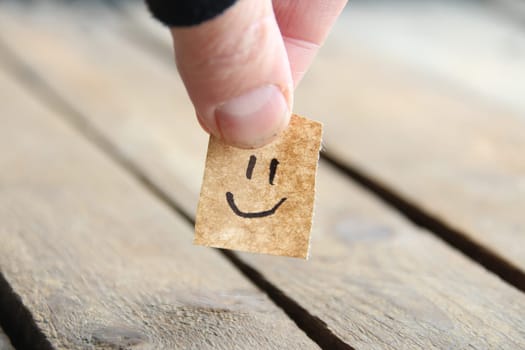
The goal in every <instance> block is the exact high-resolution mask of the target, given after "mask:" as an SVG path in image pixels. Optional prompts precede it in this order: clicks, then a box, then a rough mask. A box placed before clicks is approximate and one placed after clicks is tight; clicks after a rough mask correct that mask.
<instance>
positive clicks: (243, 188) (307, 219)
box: [194, 115, 322, 259]
mask: <svg viewBox="0 0 525 350" xmlns="http://www.w3.org/2000/svg"><path fill="white" fill-rule="evenodd" d="M321 134H322V125H321V123H318V122H315V121H311V120H308V119H306V118H303V117H300V116H297V115H293V116H292V118H291V121H290V125H289V127H288V128H287V129H286V130H285V131H284V132H283V133H282V135H281V136H280V137H279V138H278V139H277V140H276V141H274V142H272V143H271V144H269V145H266V146H264V147H262V148H260V149H256V150H246V149H239V148H235V147H231V146H227V145H225V144H224V143H223V142H222V141H220V140H219V139H217V138H215V137H213V136H212V137H210V141H209V145H208V155H207V158H206V169H205V170H204V180H203V184H202V189H201V195H200V200H199V205H198V208H197V218H196V223H195V238H194V244H199V245H205V246H210V247H217V248H227V249H236V250H242V251H248V252H255V253H266V254H275V255H284V256H291V257H300V258H305V259H306V258H308V250H309V241H310V231H311V228H312V215H313V206H314V195H315V176H316V170H317V163H318V160H319V150H320V147H321Z"/></svg>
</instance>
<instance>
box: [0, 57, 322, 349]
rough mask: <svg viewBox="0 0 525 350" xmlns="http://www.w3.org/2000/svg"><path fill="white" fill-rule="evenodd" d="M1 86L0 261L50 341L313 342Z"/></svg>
mask: <svg viewBox="0 0 525 350" xmlns="http://www.w3.org/2000/svg"><path fill="white" fill-rule="evenodd" d="M0 62H1V61H0ZM2 68H5V67H2ZM0 87H1V90H2V94H1V95H0V105H1V106H2V116H1V120H2V128H0V145H1V147H2V149H3V150H4V151H2V152H0V168H1V169H2V171H1V172H0V184H1V185H0V222H1V223H2V224H1V225H0V241H1V242H2V244H1V245H0V267H1V270H2V274H3V275H4V277H5V279H6V280H7V281H8V283H9V284H10V286H11V287H12V288H13V290H14V291H15V293H17V294H18V295H19V296H20V298H21V300H22V302H23V304H24V305H25V307H26V308H27V309H28V310H29V311H30V312H31V315H32V317H33V319H34V321H35V322H36V325H37V326H38V327H39V329H40V330H41V331H42V333H44V335H45V336H46V338H47V339H48V340H49V342H50V343H51V344H52V345H53V347H56V348H67V349H77V348H93V347H97V348H141V349H146V348H147V349H173V348H185V349H190V348H191V349H247V348H266V349H275V348H294V349H303V348H317V346H316V344H314V343H313V342H312V341H311V340H310V339H308V338H307V336H306V335H305V334H304V333H303V332H302V331H301V330H300V329H299V328H297V326H296V325H295V324H294V323H293V322H292V321H291V320H290V319H288V317H287V316H286V315H285V314H284V313H283V312H282V311H281V310H280V309H278V308H277V307H276V306H275V305H273V304H272V302H271V301H269V300H268V298H267V297H266V295H265V294H264V293H262V292H261V291H259V290H257V289H256V288H255V287H254V286H253V285H251V284H250V283H249V282H248V281H247V280H245V279H244V277H243V276H241V275H240V273H239V272H238V271H236V270H235V269H234V268H233V267H232V266H231V265H230V263H228V262H226V261H225V259H223V258H222V257H221V256H220V255H219V254H218V253H217V252H216V251H214V250H210V249H204V248H201V247H196V246H193V245H192V242H191V239H192V237H191V228H190V227H189V226H188V225H187V223H186V222H184V220H183V219H181V218H180V217H178V216H177V215H175V214H174V213H173V212H171V211H170V210H169V209H168V208H167V207H166V206H164V205H163V204H161V203H160V202H159V200H158V199H157V198H155V197H153V196H152V195H151V194H150V193H149V192H148V191H146V190H144V189H143V188H142V187H141V186H140V185H139V184H138V183H137V182H136V181H135V180H134V179H133V178H132V177H130V176H129V175H128V174H126V173H125V172H123V171H122V169H121V168H119V167H118V166H116V165H115V164H114V163H113V162H111V161H110V160H109V159H108V158H107V156H106V155H104V154H102V153H101V152H99V150H97V149H95V148H94V147H93V146H92V145H91V144H89V143H88V142H87V141H86V140H85V139H84V138H83V137H82V136H80V135H79V134H78V133H77V132H76V131H74V130H73V129H71V127H70V126H69V125H67V124H66V123H64V121H63V120H62V119H61V118H59V117H57V116H56V115H53V114H52V113H50V112H49V110H48V109H47V108H45V107H44V106H42V105H41V104H39V103H37V102H36V101H35V100H34V98H33V97H31V96H29V95H27V91H25V90H24V89H23V88H22V87H21V86H20V85H18V84H17V83H15V82H13V81H12V80H10V78H8V76H7V75H6V74H5V72H3V71H0ZM13 317H15V315H13Z"/></svg>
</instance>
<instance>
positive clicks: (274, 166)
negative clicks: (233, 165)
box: [226, 155, 286, 219]
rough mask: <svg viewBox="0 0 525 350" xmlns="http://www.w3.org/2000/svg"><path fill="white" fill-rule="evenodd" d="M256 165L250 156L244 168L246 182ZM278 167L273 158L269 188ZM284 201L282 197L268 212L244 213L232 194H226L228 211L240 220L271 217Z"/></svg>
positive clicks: (254, 158)
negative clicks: (240, 218)
mask: <svg viewBox="0 0 525 350" xmlns="http://www.w3.org/2000/svg"><path fill="white" fill-rule="evenodd" d="M256 163H257V157H255V156H254V155H251V156H250V160H249V161H248V167H247V168H246V178H247V179H248V180H251V179H252V175H253V169H254V168H255V164H256ZM278 165H279V161H278V160H277V159H275V158H273V159H272V161H271V162H270V171H269V181H268V182H269V184H270V185H271V186H273V184H274V180H275V175H276V173H277V166H278ZM285 201H286V197H283V198H281V199H280V200H279V201H278V202H277V203H276V204H275V205H274V206H273V207H272V208H270V209H268V210H263V211H257V212H245V211H242V210H240V209H239V207H238V206H237V204H235V199H234V197H233V193H232V192H226V202H227V203H228V205H229V206H230V209H231V210H232V211H233V212H234V213H235V215H237V216H240V217H242V218H247V219H253V218H263V217H266V216H270V215H273V214H275V212H276V211H277V209H279V207H280V206H281V205H282V204H283V203H284V202H285Z"/></svg>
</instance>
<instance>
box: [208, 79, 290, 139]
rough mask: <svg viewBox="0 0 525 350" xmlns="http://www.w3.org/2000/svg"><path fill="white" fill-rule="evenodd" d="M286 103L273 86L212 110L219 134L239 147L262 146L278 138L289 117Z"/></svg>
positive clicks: (257, 90) (247, 94)
mask: <svg viewBox="0 0 525 350" xmlns="http://www.w3.org/2000/svg"><path fill="white" fill-rule="evenodd" d="M289 114H290V112H289V110H288V104H287V102H286V99H285V98H284V96H283V94H282V92H281V90H280V89H279V88H278V87H277V86H275V85H265V86H262V87H259V88H256V89H254V90H251V91H248V92H247V93H245V94H243V95H241V96H238V97H235V98H232V99H231V100H229V101H227V102H226V103H224V104H222V105H220V106H219V107H218V108H217V109H216V110H215V119H216V122H217V126H218V128H219V131H220V133H221V137H222V138H223V139H224V140H225V141H226V142H228V143H229V144H231V145H233V146H237V147H241V148H257V147H261V146H263V145H265V144H267V143H269V142H271V141H272V140H273V139H275V138H276V137H277V135H278V134H279V132H280V131H282V130H283V129H284V128H286V126H287V125H288V121H289V119H290V115H289Z"/></svg>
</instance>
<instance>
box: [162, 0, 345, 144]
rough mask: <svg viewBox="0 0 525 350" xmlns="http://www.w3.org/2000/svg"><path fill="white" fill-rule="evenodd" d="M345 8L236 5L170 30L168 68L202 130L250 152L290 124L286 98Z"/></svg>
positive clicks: (302, 0) (314, 0)
mask: <svg viewBox="0 0 525 350" xmlns="http://www.w3.org/2000/svg"><path fill="white" fill-rule="evenodd" d="M346 2H347V1H346V0H273V1H271V0H239V1H237V2H236V3H235V4H234V5H233V6H231V7H230V8H228V9H227V10H226V11H225V12H223V13H222V14H220V15H219V16H217V17H215V18H213V19H211V20H209V21H206V22H204V23H202V24H200V25H197V26H192V27H175V28H172V29H171V34H172V37H173V45H174V49H175V61H176V63H177V68H178V70H179V73H180V76H181V78H182V80H183V81H184V84H185V86H186V89H187V91H188V94H189V96H190V99H191V101H192V102H193V105H194V107H195V111H196V114H197V118H198V120H199V123H200V125H201V126H202V128H203V129H204V130H205V131H207V132H208V133H210V134H212V135H214V136H216V137H219V138H221V139H222V140H224V142H226V143H228V144H230V145H232V146H235V147H240V148H258V147H261V146H263V145H265V144H267V143H269V142H271V141H272V140H273V139H275V138H276V137H277V135H278V134H279V133H280V132H281V131H282V130H284V129H285V128H286V126H287V125H288V122H289V120H290V115H291V111H292V105H293V92H294V88H295V87H296V86H297V84H298V83H299V81H300V80H301V78H302V77H303V75H304V73H305V72H306V71H307V70H308V67H309V66H310V64H311V62H312V60H313V58H314V57H315V54H316V53H317V51H318V49H319V48H320V46H321V45H322V43H323V42H324V40H325V38H326V36H327V35H328V32H329V31H330V28H331V27H332V25H333V23H334V22H335V20H336V19H337V17H338V16H339V14H340V13H341V11H342V10H343V8H344V6H345V5H346Z"/></svg>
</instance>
